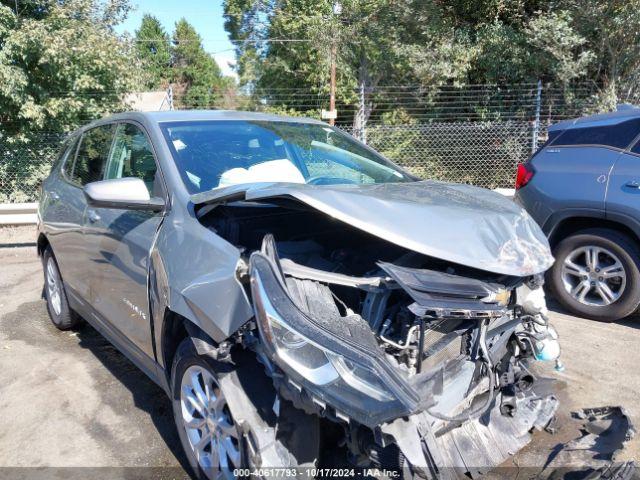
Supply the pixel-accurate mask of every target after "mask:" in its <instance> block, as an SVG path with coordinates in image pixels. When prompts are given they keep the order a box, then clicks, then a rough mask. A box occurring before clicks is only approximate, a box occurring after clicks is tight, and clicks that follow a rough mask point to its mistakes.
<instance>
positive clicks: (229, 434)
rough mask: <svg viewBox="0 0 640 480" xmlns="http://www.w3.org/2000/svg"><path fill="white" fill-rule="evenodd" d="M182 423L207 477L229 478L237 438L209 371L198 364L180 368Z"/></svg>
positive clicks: (234, 462) (235, 462)
mask: <svg viewBox="0 0 640 480" xmlns="http://www.w3.org/2000/svg"><path fill="white" fill-rule="evenodd" d="M180 404H181V411H182V424H183V427H184V429H185V431H186V434H187V438H188V440H189V444H190V445H191V448H192V449H193V452H194V454H195V456H196V459H197V460H198V464H199V465H200V467H201V468H202V470H203V471H204V472H205V474H206V475H207V477H209V478H211V479H214V478H232V477H233V470H234V469H236V468H238V467H240V466H241V459H242V456H241V453H240V448H241V447H240V438H239V434H238V429H237V428H236V424H235V422H234V420H233V417H232V416H231V411H230V410H229V406H228V405H227V402H226V400H225V398H224V395H223V394H222V391H221V390H220V387H219V385H218V382H217V381H216V379H215V378H214V377H213V375H212V374H211V373H210V372H209V371H207V370H206V369H205V368H203V367H201V366H199V365H192V366H190V367H189V368H187V370H186V371H185V372H184V375H183V376H182V383H181V386H180Z"/></svg>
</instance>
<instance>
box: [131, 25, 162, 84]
mask: <svg viewBox="0 0 640 480" xmlns="http://www.w3.org/2000/svg"><path fill="white" fill-rule="evenodd" d="M135 42H136V51H137V52H138V55H139V56H140V59H141V60H142V66H143V68H144V70H145V72H146V77H147V78H146V79H145V81H144V83H145V87H146V88H149V89H159V88H164V87H165V86H166V84H167V83H168V81H169V79H170V77H171V72H170V70H169V68H170V66H171V50H170V46H169V35H168V34H167V32H165V30H164V28H163V27H162V24H161V23H160V21H159V20H158V19H157V18H156V17H154V16H153V15H149V14H145V15H144V17H142V23H141V25H140V28H139V29H138V30H136V36H135Z"/></svg>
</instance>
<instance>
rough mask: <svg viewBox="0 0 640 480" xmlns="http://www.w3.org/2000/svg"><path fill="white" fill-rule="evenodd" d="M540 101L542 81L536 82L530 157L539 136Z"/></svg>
mask: <svg viewBox="0 0 640 480" xmlns="http://www.w3.org/2000/svg"><path fill="white" fill-rule="evenodd" d="M541 101H542V80H538V91H537V93H536V116H535V120H534V122H533V132H532V136H531V155H533V154H534V153H536V150H537V149H538V136H539V135H540V104H541Z"/></svg>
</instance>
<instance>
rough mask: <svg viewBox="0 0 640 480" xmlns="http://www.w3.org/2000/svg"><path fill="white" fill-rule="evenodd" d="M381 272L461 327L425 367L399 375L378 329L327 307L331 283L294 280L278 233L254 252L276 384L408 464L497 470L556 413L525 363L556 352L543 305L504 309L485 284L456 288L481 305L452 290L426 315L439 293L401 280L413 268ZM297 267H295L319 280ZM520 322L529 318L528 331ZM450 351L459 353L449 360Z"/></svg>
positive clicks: (266, 357)
mask: <svg viewBox="0 0 640 480" xmlns="http://www.w3.org/2000/svg"><path fill="white" fill-rule="evenodd" d="M382 268H383V269H384V270H385V271H387V272H389V273H390V274H391V278H389V280H390V281H393V282H395V284H396V287H397V288H402V289H403V290H404V291H408V292H409V295H410V296H411V297H412V298H413V300H415V303H414V304H413V310H412V311H419V312H418V313H416V315H418V316H419V317H420V316H421V318H422V317H429V316H433V317H434V319H439V320H445V321H452V322H460V323H459V324H460V327H459V328H458V329H455V328H454V329H452V330H451V331H450V332H449V333H447V334H445V335H443V336H442V337H440V338H439V340H438V341H436V342H435V343H434V344H433V345H432V346H431V347H430V348H433V352H434V354H433V355H430V356H428V358H429V359H431V358H435V360H436V361H434V362H432V363H428V362H427V363H426V364H425V365H424V368H420V365H419V366H418V368H417V369H413V370H410V369H407V368H405V369H404V370H403V369H402V368H399V366H398V364H393V363H392V362H391V361H390V359H389V354H388V353H386V352H385V350H384V349H383V348H381V347H380V344H379V339H377V338H376V335H375V334H374V332H373V331H372V326H371V324H370V323H369V322H367V321H366V320H365V319H364V318H363V317H362V316H360V315H358V314H356V313H354V312H353V311H352V310H350V309H349V308H348V307H347V306H346V305H345V306H344V311H343V312H342V314H340V315H338V314H337V310H331V309H326V308H325V307H324V303H323V300H322V296H323V295H329V298H331V295H334V294H333V293H332V292H331V291H329V290H328V289H326V290H325V289H321V288H320V286H318V284H316V283H314V282H310V283H305V284H302V285H306V286H307V287H301V286H300V285H301V284H300V283H297V282H292V281H291V278H289V277H287V276H286V275H285V272H284V271H283V268H282V262H280V260H279V258H278V255H277V251H276V248H275V243H274V242H273V241H272V240H269V239H268V241H266V242H265V244H263V250H262V251H261V252H254V253H253V254H252V256H251V260H250V277H251V290H252V298H253V303H254V310H255V314H256V315H255V316H256V321H257V326H258V330H259V336H260V341H259V342H257V343H256V346H255V349H256V351H257V352H258V354H259V356H260V358H261V360H262V363H264V364H265V365H266V366H267V367H268V371H269V372H270V375H271V377H272V379H273V380H274V384H275V385H276V387H277V388H278V391H279V392H280V394H281V395H282V396H283V397H284V398H286V399H288V400H291V401H292V402H293V403H294V405H296V406H297V407H298V408H301V409H303V410H305V411H307V412H309V413H316V414H318V415H321V416H325V417H328V418H330V419H332V420H335V421H337V422H340V423H343V424H346V425H351V426H354V425H355V426H358V425H361V426H364V427H367V428H368V429H369V431H370V432H371V433H372V436H373V437H374V439H375V443H376V444H377V445H378V446H380V447H383V448H384V446H385V445H386V444H388V443H390V442H391V443H395V444H396V445H397V446H398V447H399V448H400V450H401V451H402V454H403V455H404V457H405V458H406V460H407V461H408V463H409V465H411V468H416V469H420V470H424V469H427V470H429V471H430V472H431V473H432V474H434V475H436V474H437V475H441V474H442V473H443V472H445V471H455V470H460V471H461V472H464V473H467V474H472V475H473V474H479V473H483V472H485V471H487V470H489V469H491V468H494V467H496V466H498V465H500V464H501V463H502V462H503V461H504V460H506V459H507V458H508V457H509V456H511V455H513V454H514V453H515V452H517V451H518V450H520V449H521V448H522V447H524V445H526V444H527V443H528V442H529V440H530V432H531V431H532V430H533V429H536V428H537V429H542V428H545V427H546V426H547V425H548V424H549V422H550V421H551V420H552V418H553V417H554V414H555V412H556V410H557V406H558V402H557V399H556V398H555V396H554V395H553V393H552V389H551V388H549V382H545V381H542V380H539V379H536V378H535V377H534V375H533V374H532V373H531V372H530V371H529V370H528V369H527V366H526V363H527V362H526V359H525V357H529V358H534V357H538V356H547V357H549V358H548V359H553V357H554V355H555V356H556V357H557V355H558V354H559V350H558V351H557V352H555V351H554V348H552V347H553V346H554V345H555V344H557V341H556V340H557V337H554V336H553V334H554V333H555V331H553V329H552V328H551V327H549V326H548V325H546V323H545V321H544V320H543V317H544V315H543V314H541V312H540V311H536V308H537V309H538V310H540V309H541V308H543V306H542V307H540V306H539V305H538V306H536V304H535V303H536V302H535V301H533V300H531V298H529V302H530V303H533V305H529V306H528V313H523V312H522V311H520V314H521V315H522V317H520V316H516V315H514V313H513V312H510V313H508V312H507V310H506V308H505V307H506V302H507V301H508V298H507V299H506V301H505V299H499V298H498V297H499V296H500V295H501V291H500V289H499V288H498V287H497V286H494V285H490V284H488V283H486V282H481V281H478V282H466V283H461V284H459V285H458V288H459V289H460V290H462V291H463V293H464V294H466V295H470V296H471V297H473V298H482V299H483V300H482V301H480V300H473V301H471V300H469V301H466V303H464V302H463V303H462V306H463V307H464V308H459V306H460V305H461V303H460V301H459V300H456V299H451V298H449V297H446V296H445V297H443V298H444V299H441V300H440V301H439V303H438V302H435V307H433V308H432V309H431V310H429V311H427V310H425V309H424V308H423V306H424V305H425V304H427V303H430V304H431V305H434V299H433V298H431V297H429V301H428V302H427V301H424V296H425V293H424V292H423V291H419V288H420V286H419V285H418V287H417V288H411V285H410V283H411V279H407V275H406V274H407V273H411V274H412V275H417V273H416V272H418V271H417V270H415V269H413V270H412V271H411V272H409V270H410V269H409V270H403V271H401V270H399V269H398V268H396V267H394V266H390V265H385V266H382ZM298 270H301V269H300V268H298ZM302 270H303V271H298V272H297V274H298V275H306V276H312V275H313V272H310V271H308V270H304V269H302ZM423 272H424V271H423ZM421 275H422V277H420V278H417V277H416V279H415V280H416V282H417V283H420V285H423V284H427V283H428V284H430V285H431V287H430V289H431V290H432V291H437V290H438V288H439V287H438V281H441V280H442V278H441V275H440V276H439V275H435V277H434V276H433V275H432V276H431V277H434V278H431V277H429V276H428V275H426V274H425V275H423V274H421ZM403 276H404V278H403ZM324 280H327V278H326V277H325V278H324ZM337 280H338V281H339V282H341V284H343V285H344V284H346V283H348V280H347V279H346V278H338V279H337ZM376 282H378V283H379V282H380V280H379V279H378V280H375V281H363V280H362V279H355V280H354V284H356V283H357V284H360V285H362V284H364V285H365V286H364V287H363V288H370V287H372V284H373V283H376ZM429 282H430V283H429ZM403 283H404V284H403ZM374 286H375V285H374ZM300 288H309V290H308V291H304V292H299V291H297V289H300ZM315 288H317V289H318V290H317V291H314V290H313V289H315ZM522 288H525V289H529V290H531V288H530V287H527V286H524V287H522ZM327 292H329V293H327ZM525 293H526V294H527V296H529V297H531V295H529V293H530V292H529V291H525ZM334 296H335V295H334ZM471 297H470V298H471ZM484 299H489V300H488V303H486V304H485V303H483V301H484ZM302 304H304V307H303V306H301V305H302ZM456 305H457V306H458V307H456ZM421 308H422V310H420V309H421ZM311 312H315V314H311ZM318 312H320V313H319V314H318ZM453 316H458V317H460V318H453ZM524 317H530V318H531V319H533V320H530V321H529V322H530V323H531V325H530V326H529V327H527V328H525V327H524V326H523V318H524ZM534 317H535V318H534ZM456 324H457V323H456ZM407 338H408V337H407ZM421 338H422V336H421ZM554 342H555V343H554ZM450 345H451V346H452V347H450ZM446 348H449V350H451V348H453V353H454V354H453V355H450V356H443V354H442V353H441V352H442V351H443V350H446ZM420 351H421V352H422V351H423V346H422V345H421V347H420ZM427 351H428V349H427ZM452 469H453V470H452Z"/></svg>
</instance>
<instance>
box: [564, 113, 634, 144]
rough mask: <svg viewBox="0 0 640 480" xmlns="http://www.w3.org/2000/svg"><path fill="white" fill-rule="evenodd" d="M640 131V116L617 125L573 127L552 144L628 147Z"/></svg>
mask: <svg viewBox="0 0 640 480" xmlns="http://www.w3.org/2000/svg"><path fill="white" fill-rule="evenodd" d="M639 132H640V118H637V119H633V120H628V121H626V122H622V123H618V124H616V125H602V126H598V127H583V128H571V129H569V130H565V131H564V132H563V133H562V134H561V135H560V136H558V137H557V138H556V140H555V141H554V142H553V143H552V145H553V146H569V145H605V146H608V147H614V148H626V147H627V146H628V145H629V144H630V143H631V141H632V140H633V139H634V138H635V137H636V135H638V133H639Z"/></svg>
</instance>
